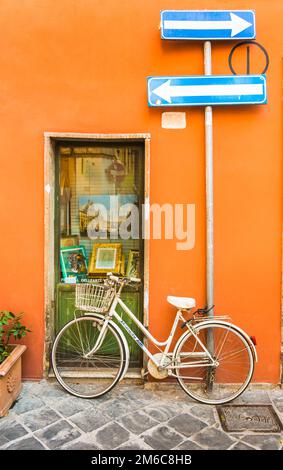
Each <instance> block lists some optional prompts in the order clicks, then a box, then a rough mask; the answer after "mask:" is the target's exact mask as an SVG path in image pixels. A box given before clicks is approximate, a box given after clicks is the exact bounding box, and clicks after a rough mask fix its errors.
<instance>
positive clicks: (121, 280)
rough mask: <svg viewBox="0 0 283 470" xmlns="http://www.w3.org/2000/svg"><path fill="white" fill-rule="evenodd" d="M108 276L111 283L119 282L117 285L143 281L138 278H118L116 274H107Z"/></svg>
mask: <svg viewBox="0 0 283 470" xmlns="http://www.w3.org/2000/svg"><path fill="white" fill-rule="evenodd" d="M107 276H108V278H109V279H110V281H113V282H117V284H122V282H127V281H128V282H136V283H138V282H141V279H140V278H138V277H122V278H120V277H118V276H115V275H114V274H112V273H107Z"/></svg>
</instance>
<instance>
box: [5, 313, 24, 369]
mask: <svg viewBox="0 0 283 470" xmlns="http://www.w3.org/2000/svg"><path fill="white" fill-rule="evenodd" d="M22 316H23V314H22V313H20V314H19V315H15V314H14V313H12V312H8V311H7V310H2V311H0V364H1V363H2V362H3V361H4V360H5V359H6V357H7V356H9V354H10V351H9V341H10V338H13V339H21V338H23V337H24V336H26V334H27V333H28V332H30V330H28V328H27V327H26V326H24V325H22V323H21V319H22Z"/></svg>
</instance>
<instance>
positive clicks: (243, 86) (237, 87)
mask: <svg viewBox="0 0 283 470" xmlns="http://www.w3.org/2000/svg"><path fill="white" fill-rule="evenodd" d="M147 86H148V105H149V106H153V107H159V106H208V105H213V106H214V105H230V104H231V105H236V104H238V105H239V104H265V103H266V102H267V97H266V78H265V75H222V76H217V75H208V76H195V77H194V76H191V77H149V78H148V79H147Z"/></svg>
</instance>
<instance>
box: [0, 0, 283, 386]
mask: <svg viewBox="0 0 283 470" xmlns="http://www.w3.org/2000/svg"><path fill="white" fill-rule="evenodd" d="M190 8H191V9H194V8H195V9H211V8H215V9H229V8H231V9H241V8H242V9H245V8H252V9H255V10H256V18H257V39H258V40H259V41H260V42H261V43H262V44H263V45H264V46H265V47H266V48H267V50H268V52H269V54H270V60H271V64H270V68H269V70H268V73H267V76H268V105H266V106H258V107H256V106H254V107H239V108H236V107H230V108H226V109H224V108H218V109H215V111H214V143H215V145H214V148H215V263H216V266H215V302H216V306H217V311H218V312H229V314H230V315H231V316H232V317H233V319H234V321H235V322H236V323H238V324H239V325H240V326H242V327H243V328H245V329H247V330H248V332H250V334H255V335H256V337H257V340H258V353H259V358H260V362H259V364H258V367H257V371H256V376H255V379H256V380H258V381H268V382H277V381H278V379H279V357H280V278H281V267H280V266H281V262H280V260H281V127H280V120H281V104H280V103H281V72H280V64H281V58H282V56H283V41H282V34H281V29H282V15H283V4H282V2H281V1H280V0H277V1H276V0H270V1H269V2H266V1H264V0H257V1H256V0H250V2H248V4H247V2H246V1H239V0H233V1H232V0H231V1H230V0H226V1H225V0H215V1H214V2H211V1H210V0H206V1H205V0H199V1H198V2H195V1H188V0H178V1H177V0H167V1H165V0H155V1H154V2H153V1H151V0H145V1H143V2H141V1H140V0H123V1H117V0H104V1H103V2H101V1H98V0H60V1H59V2H54V1H53V0H41V1H38V0H13V1H11V0H2V1H1V5H0V30H1V54H0V96H1V105H0V116H1V118H0V119H1V126H0V133H1V138H0V148H1V157H0V168H1V171H0V185H1V191H0V204H1V212H0V217H1V219H0V224H1V248H2V250H1V270H0V286H1V296H0V298H1V306H0V308H9V309H12V310H14V311H24V312H26V321H27V323H28V325H29V326H30V327H31V329H32V330H33V333H32V334H30V335H29V338H28V339H27V340H26V342H27V344H28V351H27V353H26V354H25V357H24V375H25V377H33V378H38V377H41V376H42V351H43V341H44V309H43V298H44V292H43V284H44V279H43V242H44V238H43V235H44V234H43V197H44V196H43V176H44V175H43V132H44V131H57V132H63V131H69V132H94V133H98V132H102V133H108V132H111V133H115V132H119V133H123V132H125V133H130V132H150V133H151V135H152V144H151V167H150V170H151V202H158V203H164V202H172V203H195V204H196V246H195V248H194V249H193V250H191V251H187V252H184V251H183V252H182V251H179V252H178V251H176V247H175V241H159V240H156V241H152V242H151V243H150V328H151V331H152V332H153V333H154V334H156V335H158V336H159V337H160V338H163V337H165V335H166V334H167V332H168V328H169V324H170V322H171V321H172V318H173V314H174V310H173V308H171V307H170V306H168V305H167V304H166V300H165V298H166V295H167V294H180V295H191V296H195V297H196V298H197V301H198V303H199V305H201V306H202V305H204V302H205V205H204V203H205V199H204V198H205V186H204V127H203V120H204V119H203V110H202V109H196V108H195V109H188V111H187V122H188V125H187V128H186V129H185V130H163V129H161V110H159V109H149V108H148V107H147V95H146V77H147V76H148V75H178V74H180V75H186V74H187V75H193V74H202V73H203V58H202V46H201V44H189V43H186V44H181V43H173V44H170V43H168V42H162V41H161V39H160V33H159V31H158V25H159V11H160V10H161V9H190ZM231 47H232V44H231V43H229V44H228V43H226V44H223V43H218V44H215V45H213V73H215V74H229V73H230V72H229V69H228V64H227V58H228V53H229V51H230V49H231Z"/></svg>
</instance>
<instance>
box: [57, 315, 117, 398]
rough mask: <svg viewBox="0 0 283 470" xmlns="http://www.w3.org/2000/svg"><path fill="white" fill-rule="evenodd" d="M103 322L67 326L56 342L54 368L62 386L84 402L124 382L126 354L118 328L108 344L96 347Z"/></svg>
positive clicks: (95, 319) (112, 331)
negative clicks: (94, 349)
mask: <svg viewBox="0 0 283 470" xmlns="http://www.w3.org/2000/svg"><path fill="white" fill-rule="evenodd" d="M102 322H103V320H101V319H100V318H98V317H95V316H92V315H89V316H83V317H80V318H77V319H75V320H72V321H71V322H69V323H67V324H66V325H65V326H64V327H63V328H62V330H61V331H60V332H59V333H58V335H57V337H56V338H55V341H54V344H53V347H52V366H53V370H54V374H55V376H56V378H57V380H58V382H59V383H60V384H61V385H62V387H63V388H64V389H65V390H67V392H69V393H71V394H72V395H75V396H77V397H81V398H97V397H99V396H101V395H103V394H104V393H106V392H109V391H110V390H111V389H112V388H113V387H114V386H115V385H116V384H117V382H118V381H119V380H120V378H121V376H122V374H123V372H124V368H125V365H126V352H125V347H124V344H123V340H122V338H121V335H120V333H119V330H118V328H115V327H113V326H112V325H111V324H110V323H109V324H108V326H107V330H106V335H105V337H104V340H103V342H102V344H101V346H100V347H99V349H98V350H97V351H95V353H94V354H92V355H91V356H90V357H86V354H87V353H88V352H90V351H91V350H92V349H93V347H94V346H95V345H96V341H97V338H98V337H99V334H100V331H101V328H102V324H103V323H102Z"/></svg>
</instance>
